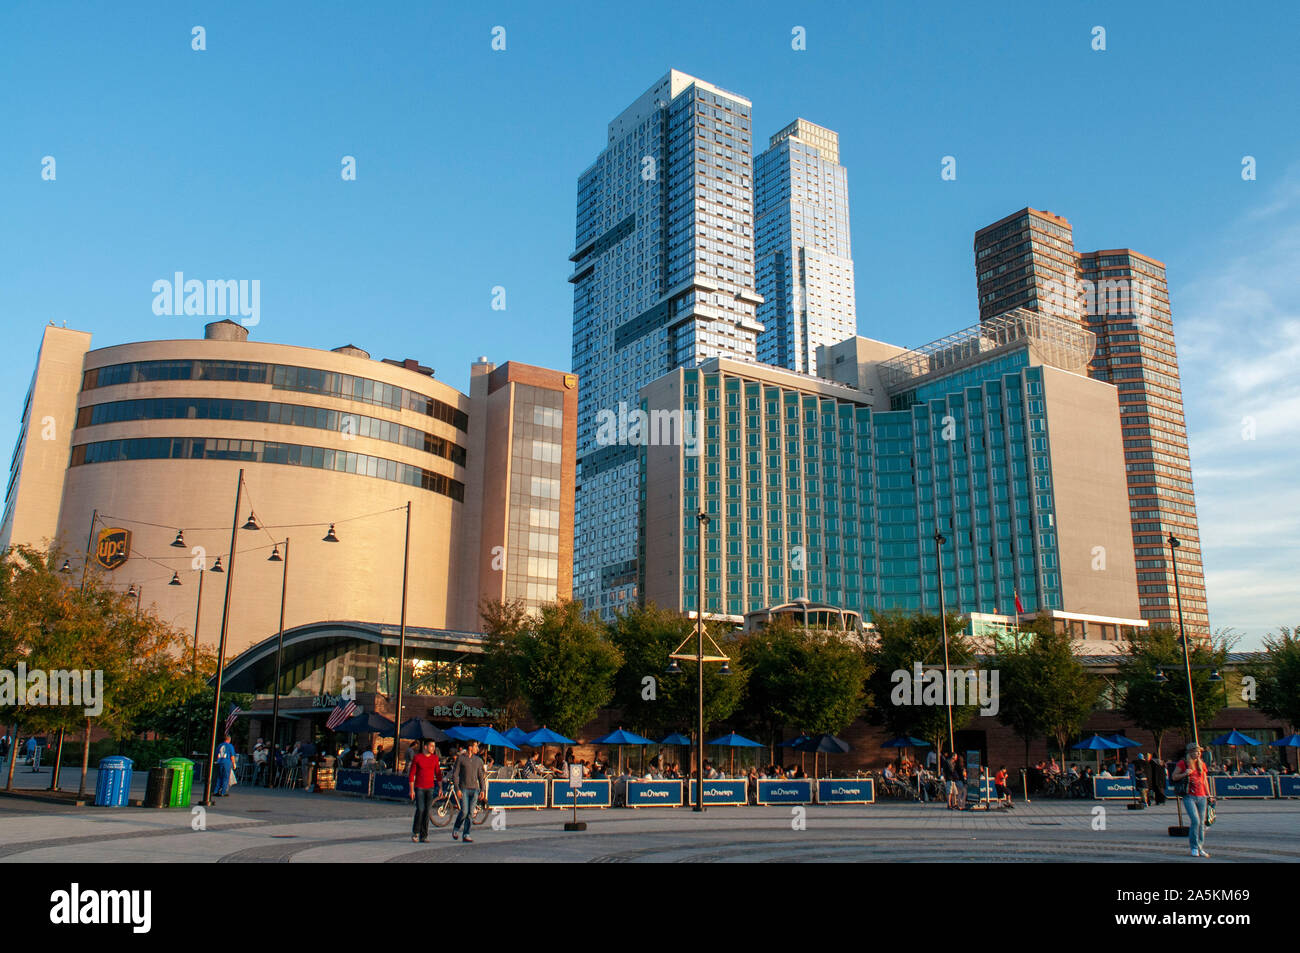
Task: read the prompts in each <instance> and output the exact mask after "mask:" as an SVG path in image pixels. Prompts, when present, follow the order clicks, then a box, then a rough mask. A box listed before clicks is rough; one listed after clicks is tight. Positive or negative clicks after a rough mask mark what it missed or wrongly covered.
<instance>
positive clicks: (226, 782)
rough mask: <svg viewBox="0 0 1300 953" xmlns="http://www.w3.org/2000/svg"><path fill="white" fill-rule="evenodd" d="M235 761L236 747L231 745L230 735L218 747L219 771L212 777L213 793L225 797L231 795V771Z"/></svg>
mask: <svg viewBox="0 0 1300 953" xmlns="http://www.w3.org/2000/svg"><path fill="white" fill-rule="evenodd" d="M234 761H235V746H234V745H232V744H231V743H230V735H226V740H225V741H223V742H222V743H221V744H219V745H217V770H216V773H215V774H214V775H213V776H212V782H213V783H212V793H213V794H214V795H216V796H217V797H225V796H226V795H227V794H228V793H230V769H231V766H232V765H233V764H234Z"/></svg>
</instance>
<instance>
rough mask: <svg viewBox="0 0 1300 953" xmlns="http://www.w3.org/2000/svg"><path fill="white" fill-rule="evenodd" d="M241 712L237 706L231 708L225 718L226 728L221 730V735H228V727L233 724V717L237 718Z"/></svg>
mask: <svg viewBox="0 0 1300 953" xmlns="http://www.w3.org/2000/svg"><path fill="white" fill-rule="evenodd" d="M241 711H243V709H242V708H240V707H239V706H238V705H233V706H231V709H230V714H229V715H228V716H227V717H226V727H225V728H223V729H222V730H221V733H222V734H223V735H228V734H230V726H231V725H233V724H234V723H235V716H237V715H238V714H239V713H240V712H241Z"/></svg>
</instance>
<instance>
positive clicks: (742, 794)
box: [690, 778, 749, 807]
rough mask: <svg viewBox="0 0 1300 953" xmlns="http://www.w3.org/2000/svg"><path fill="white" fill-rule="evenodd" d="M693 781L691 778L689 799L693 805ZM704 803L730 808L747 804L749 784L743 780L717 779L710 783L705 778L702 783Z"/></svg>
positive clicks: (694, 785)
mask: <svg viewBox="0 0 1300 953" xmlns="http://www.w3.org/2000/svg"><path fill="white" fill-rule="evenodd" d="M695 787H696V784H695V779H694V778H691V797H690V801H691V803H692V804H694V803H695ZM704 803H705V804H716V805H719V806H725V805H731V806H732V807H735V806H738V805H742V804H748V803H749V782H748V781H746V780H745V779H744V778H734V779H727V780H723V779H719V780H716V781H710V780H708V779H707V778H706V779H705V781H704Z"/></svg>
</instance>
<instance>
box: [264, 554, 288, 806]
mask: <svg viewBox="0 0 1300 953" xmlns="http://www.w3.org/2000/svg"><path fill="white" fill-rule="evenodd" d="M277 556H278V553H277V552H276V550H274V549H272V550H271V555H270V556H268V557H267V559H268V561H272V562H279V561H280V560H279V559H278V558H277ZM288 585H289V537H287V536H286V537H285V538H284V565H283V566H281V567H280V635H279V641H278V642H277V643H276V646H275V681H274V682H273V683H272V686H271V691H272V692H274V695H273V696H272V700H271V750H270V753H269V754H268V755H267V760H268V761H269V762H270V764H269V766H268V770H267V772H266V786H267V787H271V786H272V785H273V784H274V783H275V780H274V777H275V743H276V738H278V737H279V728H280V666H281V662H282V660H283V658H284V594H285V591H286V589H287V588H288Z"/></svg>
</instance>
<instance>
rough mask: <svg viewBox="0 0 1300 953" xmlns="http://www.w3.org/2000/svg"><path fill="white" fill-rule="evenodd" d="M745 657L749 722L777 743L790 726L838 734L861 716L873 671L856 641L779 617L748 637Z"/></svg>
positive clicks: (744, 643) (742, 652) (744, 649)
mask: <svg viewBox="0 0 1300 953" xmlns="http://www.w3.org/2000/svg"><path fill="white" fill-rule="evenodd" d="M740 657H741V660H742V662H743V664H744V665H745V666H746V667H747V668H748V669H749V672H750V675H749V684H750V690H749V697H748V700H747V702H746V705H745V713H746V718H747V720H748V722H749V723H751V724H754V725H755V726H757V727H759V728H761V729H762V730H763V731H765V732H766V733H767V735H768V738H769V739H770V740H771V741H772V742H775V740H776V738H777V736H778V734H779V732H780V729H781V728H782V727H783V726H786V725H789V726H793V727H794V728H795V729H797V730H800V731H806V732H808V733H809V734H822V733H826V734H835V733H836V732H839V731H843V730H844V729H845V728H846V727H847V726H848V725H849V724H850V723H852V721H853V720H854V719H855V718H857V717H858V716H859V715H861V714H862V709H863V706H864V704H865V702H866V683H867V678H868V676H869V675H870V673H871V668H870V666H869V665H868V663H867V658H866V655H865V653H864V651H863V648H862V646H861V645H860V644H859V643H858V642H856V641H855V640H854V639H853V638H852V637H846V636H845V635H844V634H841V633H837V632H833V631H824V630H816V629H804V628H803V627H802V626H800V625H799V624H798V623H797V622H796V621H794V620H788V619H777V620H775V621H773V622H770V623H769V624H768V625H767V626H766V627H765V628H764V629H763V630H761V631H759V632H754V633H751V634H750V635H748V636H747V637H745V639H744V640H743V642H742V648H741V652H740Z"/></svg>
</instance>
